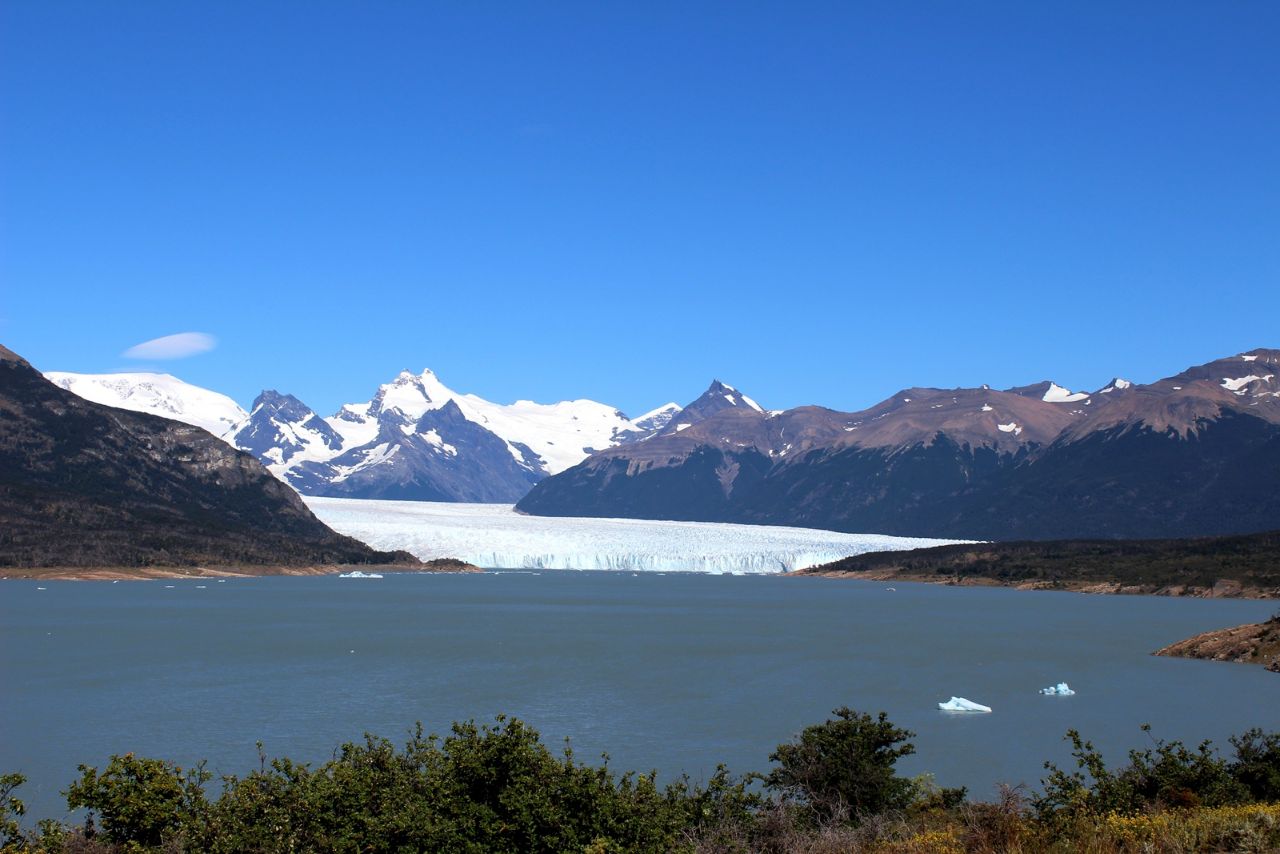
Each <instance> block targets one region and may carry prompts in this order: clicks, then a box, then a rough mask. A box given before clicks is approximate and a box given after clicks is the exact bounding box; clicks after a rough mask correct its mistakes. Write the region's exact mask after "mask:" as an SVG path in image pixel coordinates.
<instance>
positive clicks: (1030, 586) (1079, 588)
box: [786, 567, 1280, 599]
mask: <svg viewBox="0 0 1280 854" xmlns="http://www.w3.org/2000/svg"><path fill="white" fill-rule="evenodd" d="M786 574H787V575H789V576H810V577H818V578H852V579H855V580H858V581H895V582H899V581H900V582H906V583H911V584H941V585H944V586H947V587H1008V588H1012V589H1014V590H1058V591H1064V592H1068V593H1095V594H1100V595H1108V596H1116V595H1118V596H1189V597H1192V598H1197V599H1280V588H1276V587H1252V586H1245V585H1243V584H1241V583H1239V582H1238V581H1233V580H1222V581H1219V582H1217V583H1216V584H1214V585H1213V586H1211V587H1203V586H1197V585H1190V584H1166V585H1156V584H1121V583H1120V582H1118V581H1064V580H1054V581H1044V580H1035V581H1011V580H1004V579H998V578H989V577H985V576H974V575H971V576H954V575H942V576H940V575H935V574H927V573H916V572H909V571H903V570H895V569H868V570H840V569H824V568H823V567H814V568H812V569H801V570H797V571H795V572H789V573H786Z"/></svg>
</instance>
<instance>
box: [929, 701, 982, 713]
mask: <svg viewBox="0 0 1280 854" xmlns="http://www.w3.org/2000/svg"><path fill="white" fill-rule="evenodd" d="M938 708H939V709H941V710H942V711H944V712H989V711H991V707H990V706H984V705H982V704H981V703H975V702H974V701H973V700H966V699H965V698H964V697H952V698H951V699H950V700H947V701H946V702H945V703H939V704H938Z"/></svg>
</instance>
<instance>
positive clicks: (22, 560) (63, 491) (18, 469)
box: [0, 347, 414, 567]
mask: <svg viewBox="0 0 1280 854" xmlns="http://www.w3.org/2000/svg"><path fill="white" fill-rule="evenodd" d="M406 561H414V558H412V557H411V556H410V555H408V554H407V553H404V552H396V553H389V552H378V551H375V550H373V549H371V548H369V547H368V546H366V545H364V544H363V543H361V542H359V541H357V540H353V539H352V538H350V537H345V536H342V535H340V534H337V533H335V532H334V531H332V530H331V529H329V528H328V527H327V526H325V525H324V524H323V523H322V522H320V520H318V519H317V518H316V517H315V516H314V515H312V513H311V511H310V510H308V509H307V507H306V505H305V504H303V503H302V501H301V499H299V498H298V495H297V494H296V493H295V492H294V491H293V490H292V489H290V488H289V487H287V486H285V485H284V484H283V483H281V482H280V481H278V480H276V479H275V478H274V477H272V476H271V474H270V473H269V472H268V471H267V470H266V469H265V468H263V467H262V465H261V464H260V463H259V462H258V461H257V460H255V459H254V458H253V457H252V456H250V455H249V454H246V453H243V452H241V451H237V450H235V449H233V448H231V447H230V446H229V445H227V444H226V443H224V442H221V441H219V440H218V439H216V438H214V437H213V436H212V435H211V434H209V433H208V432H206V431H204V430H202V429H200V428H198V427H192V426H189V425H187V424H181V423H178V422H176V421H169V420H167V419H164V418H159V417H157V416H153V415H144V414H140V413H134V412H126V411H124V410H120V409H113V408H111V407H108V406H102V405H100V404H96V403H91V402H89V401H87V400H84V399H82V398H80V397H77V396H76V395H74V394H72V393H71V392H69V391H65V390H64V389H61V388H58V387H57V386H55V385H54V384H53V383H51V382H49V381H48V380H46V379H45V378H44V377H43V376H41V375H40V373H39V372H37V371H36V370H35V369H34V368H32V367H31V366H30V365H29V364H27V362H25V361H24V360H23V359H21V358H20V357H18V356H17V355H16V354H14V353H13V352H12V351H10V350H7V349H5V348H3V347H0V566H5V567H41V566H67V567H73V566H74V567H83V566H185V565H193V564H215V565H232V564H250V565H253V564H256V565H285V566H287V565H308V564H339V563H392V562H406Z"/></svg>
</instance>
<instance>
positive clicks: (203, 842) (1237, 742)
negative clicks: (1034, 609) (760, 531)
mask: <svg viewBox="0 0 1280 854" xmlns="http://www.w3.org/2000/svg"><path fill="white" fill-rule="evenodd" d="M833 714H834V717H833V718H831V719H829V720H827V721H825V722H824V723H821V724H816V725H814V726H810V727H807V728H805V729H804V730H803V731H802V732H801V733H799V734H798V735H797V736H796V738H795V739H794V740H792V741H791V742H788V743H786V744H782V745H779V746H778V748H777V749H776V750H775V751H774V753H773V755H772V756H771V759H772V760H773V761H774V762H775V763H776V765H775V767H774V768H773V770H772V771H771V772H770V773H769V774H767V775H758V774H748V775H746V776H744V777H739V778H735V777H732V776H731V775H730V774H729V773H728V771H726V770H725V769H724V768H723V767H721V768H720V769H719V770H718V771H717V772H716V774H715V775H713V777H712V778H711V779H710V780H709V781H707V782H706V783H705V784H694V783H692V782H691V781H690V780H688V779H687V778H684V779H681V780H678V781H676V782H675V783H671V784H668V785H666V786H659V785H658V783H657V781H656V779H655V775H654V774H653V773H649V774H637V773H634V772H627V773H623V774H620V775H619V774H615V773H614V772H613V771H612V770H611V769H610V768H609V765H608V760H607V758H606V760H605V762H604V763H603V764H601V765H599V766H590V765H586V764H583V763H580V762H578V761H577V760H576V759H575V757H574V755H573V753H572V751H571V750H570V749H569V748H568V747H567V746H566V748H565V749H564V751H563V752H562V753H561V754H559V755H557V754H554V753H553V752H552V751H550V750H549V749H548V748H547V747H546V746H545V745H544V744H543V743H542V741H541V739H540V737H539V735H538V733H537V732H536V731H535V730H533V729H532V728H530V727H529V726H527V725H526V724H524V723H522V722H521V721H519V720H516V719H511V718H506V717H502V716H499V717H498V718H497V719H496V721H495V722H494V723H493V724H476V723H475V722H467V723H460V724H455V725H454V726H453V728H452V730H451V732H450V734H449V735H447V736H445V737H443V738H440V737H437V736H434V735H431V736H426V735H424V734H423V732H422V729H421V727H420V726H419V727H418V728H417V729H416V730H415V731H414V732H413V733H412V734H411V735H410V737H409V739H408V741H407V742H406V744H405V745H404V746H403V747H397V746H396V745H394V744H392V743H391V742H389V741H387V740H385V739H382V738H377V737H374V736H366V737H365V740H364V741H363V742H361V743H352V744H346V745H343V747H342V748H341V749H340V751H339V753H338V754H337V755H336V756H335V757H334V758H333V759H332V760H331V761H329V762H326V763H325V764H323V765H321V766H319V767H317V768H312V767H310V766H309V765H305V764H300V763H297V762H293V761H292V760H289V759H287V758H279V759H274V760H268V759H267V758H266V756H265V755H263V757H262V760H261V762H260V764H259V768H258V769H257V770H256V771H253V772H252V773H250V774H248V775H245V776H243V777H237V776H227V777H224V778H222V780H221V792H220V793H219V794H218V795H217V796H216V797H211V796H210V794H209V793H208V792H207V786H206V784H207V783H208V782H209V779H210V775H209V774H208V773H207V772H205V771H204V768H203V766H197V767H196V768H194V769H190V770H183V769H182V768H179V767H177V766H176V765H173V764H171V763H166V762H163V761H159V760H155V759H143V758H138V757H135V756H133V755H131V754H130V755H125V756H115V757H112V759H111V761H110V763H108V765H107V766H106V767H105V768H103V769H101V770H99V769H97V768H90V767H86V766H81V767H80V778H79V779H78V780H77V781H75V782H74V783H72V784H71V786H70V787H69V788H68V789H67V792H66V794H67V803H68V806H69V807H70V808H72V809H77V808H83V809H86V810H88V817H87V818H86V820H85V822H84V823H83V824H82V825H79V826H74V827H67V826H63V825H60V824H58V823H56V822H49V821H46V822H42V823H41V825H40V830H39V832H37V833H34V834H24V833H23V832H22V830H21V828H20V826H19V820H20V818H21V817H22V815H23V811H24V810H23V805H22V803H21V801H20V800H18V799H17V798H16V797H15V796H14V791H15V789H16V788H17V787H18V786H19V785H20V784H21V783H22V782H23V780H22V778H21V775H16V774H10V775H5V776H3V777H0V847H2V848H3V850H4V851H5V852H10V851H13V852H17V851H41V852H46V851H47V852H81V854H114V852H141V851H163V852H180V851H200V852H205V851H208V852H310V851H316V852H329V851H332V852H410V851H440V852H590V854H609V853H610V852H630V851H638V852H668V851H686V852H699V854H722V852H723V854H728V852H768V854H775V853H776V854H780V852H791V851H804V852H810V853H811V854H822V852H837V851H841V852H848V851H877V852H878V851H883V852H903V854H908V853H909V852H963V851H976V852H1020V851H1023V852H1039V851H1063V852H1067V851H1095V852H1113V851H1114V852H1128V851H1179V852H1182V851H1217V850H1231V851H1268V850H1272V849H1275V848H1276V847H1277V846H1280V804H1276V803H1266V802H1268V801H1274V800H1276V793H1277V783H1278V782H1280V734H1264V733H1263V732H1261V731H1260V730H1250V731H1249V732H1246V733H1245V734H1243V735H1242V736H1239V737H1236V738H1233V739H1231V744H1232V746H1233V747H1234V748H1235V755H1234V757H1233V758H1231V759H1229V760H1228V759H1225V758H1223V757H1221V756H1219V755H1218V754H1217V753H1216V752H1215V751H1213V750H1212V748H1211V746H1210V745H1209V744H1208V743H1207V742H1206V743H1205V744H1202V745H1200V746H1198V747H1197V748H1196V749H1194V750H1192V749H1188V748H1186V747H1185V746H1183V745H1182V744H1181V743H1180V742H1169V743H1165V742H1161V741H1155V742H1153V747H1152V748H1150V749H1148V750H1144V751H1132V752H1131V753H1130V754H1129V762H1128V764H1127V765H1125V766H1123V767H1121V768H1119V769H1118V770H1112V769H1110V768H1108V767H1107V765H1106V763H1105V762H1104V761H1103V758H1102V756H1101V755H1100V754H1099V753H1098V751H1097V750H1096V749H1094V747H1093V746H1092V745H1091V744H1090V743H1089V742H1087V741H1084V740H1083V739H1082V738H1081V737H1080V735H1079V734H1078V733H1075V732H1074V731H1073V732H1071V733H1069V734H1068V738H1069V739H1070V740H1071V741H1072V744H1073V748H1074V750H1073V753H1074V756H1075V759H1076V763H1077V768H1076V770H1074V771H1072V772H1065V771H1062V770H1060V769H1058V768H1056V767H1055V766H1053V765H1047V766H1046V767H1047V769H1048V771H1049V773H1048V775H1047V777H1046V779H1045V781H1044V783H1043V791H1042V792H1040V793H1038V794H1035V795H1032V796H1027V795H1025V794H1024V793H1023V792H1022V790H1021V789H1009V788H1005V789H1002V791H1001V795H1000V797H999V799H998V800H997V801H996V802H994V803H972V802H967V801H965V800H964V790H962V789H960V790H949V789H938V788H937V787H935V786H933V785H932V784H931V783H930V781H929V780H928V779H927V778H917V779H913V780H909V779H906V778H903V777H901V776H900V775H898V774H897V772H896V770H895V765H896V763H897V760H898V759H900V758H901V757H903V756H907V755H910V754H911V753H912V752H913V750H914V748H913V745H912V744H911V742H910V738H911V737H912V734H911V733H910V732H908V731H906V730H903V729H899V728H898V727H895V726H894V725H893V724H892V723H891V722H890V721H889V720H888V719H887V718H886V716H885V715H884V714H883V713H882V714H880V715H879V716H876V717H872V716H871V715H866V714H860V713H858V712H855V711H853V710H851V709H848V708H841V709H837V710H836V711H835V712H834V713H833Z"/></svg>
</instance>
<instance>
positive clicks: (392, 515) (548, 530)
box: [304, 497, 960, 574]
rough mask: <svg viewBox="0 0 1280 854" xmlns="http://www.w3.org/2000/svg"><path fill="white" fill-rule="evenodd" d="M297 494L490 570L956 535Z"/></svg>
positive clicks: (727, 561) (883, 545)
mask: <svg viewBox="0 0 1280 854" xmlns="http://www.w3.org/2000/svg"><path fill="white" fill-rule="evenodd" d="M304 500H305V501H306V502H307V505H308V506H309V507H311V509H312V510H313V511H315V514H316V515H317V516H319V517H320V519H321V520H323V521H324V522H325V524H327V525H329V526H330V527H331V528H333V529H334V530H335V531H338V532H340V533H343V534H348V535H350V536H352V537H355V538H356V539H358V540H362V541H364V542H366V543H368V544H369V545H371V546H373V547H375V548H378V549H405V550H406V551H409V552H411V553H413V554H414V555H417V556H418V557H419V558H422V559H423V560H430V559H432V558H438V557H454V558H459V559H460V560H465V561H467V562H469V563H473V564H475V565H477V566H482V567H486V568H494V569H499V568H501V569H611V570H631V571H634V572H639V571H645V572H709V573H734V574H742V573H768V572H788V571H791V570H794V569H805V568H807V567H810V566H817V565H819V564H823V563H828V562H830V561H833V560H839V559H840V558H842V557H848V556H850V555H855V554H862V553H863V552H873V551H891V550H896V549H918V548H926V547H928V546H940V545H945V544H946V543H953V542H960V541H958V540H936V539H926V538H921V537H889V536H884V535H882V534H844V533H839V532H836V531H820V530H814V529H812V528H781V527H773V526H767V525H731V524H724V523H718V522H655V521H650V520H645V519H585V518H576V517H552V516H525V515H522V514H519V513H516V512H515V510H514V509H513V508H512V507H511V506H510V505H505V504H447V503H440V502H429V501H372V500H364V499H354V498H314V497H308V498H304Z"/></svg>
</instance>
